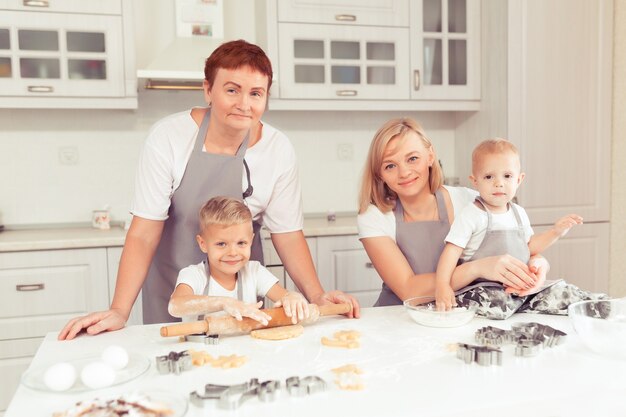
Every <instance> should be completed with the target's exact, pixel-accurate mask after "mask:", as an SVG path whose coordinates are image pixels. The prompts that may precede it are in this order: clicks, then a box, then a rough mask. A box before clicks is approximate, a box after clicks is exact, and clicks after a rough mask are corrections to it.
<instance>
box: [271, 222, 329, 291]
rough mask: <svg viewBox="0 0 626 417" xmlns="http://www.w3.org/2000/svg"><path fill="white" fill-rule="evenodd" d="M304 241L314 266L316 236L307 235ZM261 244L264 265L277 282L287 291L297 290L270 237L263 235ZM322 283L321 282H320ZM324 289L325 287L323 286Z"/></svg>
mask: <svg viewBox="0 0 626 417" xmlns="http://www.w3.org/2000/svg"><path fill="white" fill-rule="evenodd" d="M305 240H306V243H307V245H308V247H309V251H310V252H311V258H312V259H313V266H316V265H315V264H316V257H317V238H315V237H307V238H305ZM262 244H263V256H264V258H265V259H264V260H265V267H266V268H267V269H268V270H269V271H270V272H271V273H272V274H274V275H275V276H276V278H278V282H279V283H280V285H282V286H283V287H285V288H286V289H287V290H289V291H299V290H298V288H297V287H296V285H295V284H294V282H293V281H292V279H291V277H290V276H289V274H288V273H287V271H286V270H285V267H284V266H283V262H282V261H281V259H280V257H279V256H278V252H276V249H275V248H274V244H273V243H272V239H271V238H270V237H269V233H268V236H265V237H264V238H263V239H262ZM322 285H323V284H322ZM324 289H326V288H324Z"/></svg>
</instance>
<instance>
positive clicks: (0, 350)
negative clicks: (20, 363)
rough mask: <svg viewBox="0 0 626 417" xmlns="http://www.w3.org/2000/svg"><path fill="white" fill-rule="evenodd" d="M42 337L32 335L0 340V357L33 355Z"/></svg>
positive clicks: (12, 357)
mask: <svg viewBox="0 0 626 417" xmlns="http://www.w3.org/2000/svg"><path fill="white" fill-rule="evenodd" d="M43 339H44V338H43V337H34V338H31V339H17V340H3V341H0V359H17V358H23V357H30V356H35V353H36V352H37V349H39V345H41V342H43Z"/></svg>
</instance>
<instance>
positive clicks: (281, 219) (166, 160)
mask: <svg viewBox="0 0 626 417" xmlns="http://www.w3.org/2000/svg"><path fill="white" fill-rule="evenodd" d="M198 130H199V127H198V125H197V124H196V123H195V121H194V120H193V118H192V117H191V111H190V110H187V111H184V112H180V113H176V114H173V115H170V116H167V117H165V118H164V119H161V120H159V121H158V122H156V123H155V124H154V126H153V127H152V129H151V130H150V133H149V134H148V138H147V139H146V143H145V146H144V149H143V151H142V153H141V157H140V159H139V165H138V168H137V176H136V179H135V196H134V199H133V203H132V206H131V210H130V212H131V214H132V215H134V216H139V217H142V218H144V219H149V220H165V219H167V217H168V210H169V207H170V203H171V198H172V195H173V194H174V191H176V189H177V188H178V186H179V185H180V182H181V180H182V178H183V175H184V173H185V169H186V167H187V162H188V161H189V158H190V157H191V152H192V151H193V147H194V144H195V141H196V136H197V135H198ZM245 159H246V162H247V164H248V167H249V168H250V182H251V183H252V186H253V187H254V192H253V193H252V195H251V196H250V197H248V198H246V205H247V206H248V208H249V209H250V211H251V212H252V216H253V218H254V220H257V221H260V222H261V223H262V224H263V225H265V226H266V227H267V228H268V229H269V231H270V232H272V233H286V232H293V231H298V230H302V224H303V217H302V193H301V189H300V181H299V179H298V170H297V166H296V154H295V151H294V149H293V146H292V145H291V143H290V142H289V139H287V137H286V136H285V135H284V134H282V133H281V132H279V131H278V130H276V129H275V128H273V127H272V126H270V125H269V124H267V123H263V131H262V135H261V139H260V140H259V141H258V142H257V143H256V144H254V146H252V147H250V148H248V149H247V151H246V155H245ZM241 169H242V173H243V175H242V184H241V189H242V192H243V191H245V190H246V189H247V188H248V182H247V179H246V175H245V169H244V168H243V166H242V168H241Z"/></svg>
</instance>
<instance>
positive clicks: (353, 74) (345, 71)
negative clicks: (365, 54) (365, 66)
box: [330, 65, 361, 84]
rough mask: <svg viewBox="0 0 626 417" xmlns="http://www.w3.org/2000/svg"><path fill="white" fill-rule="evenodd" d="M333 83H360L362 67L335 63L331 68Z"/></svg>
mask: <svg viewBox="0 0 626 417" xmlns="http://www.w3.org/2000/svg"><path fill="white" fill-rule="evenodd" d="M330 78H331V82H332V83H333V84H360V83H361V68H360V67H355V66H350V65H333V66H332V67H331V68H330Z"/></svg>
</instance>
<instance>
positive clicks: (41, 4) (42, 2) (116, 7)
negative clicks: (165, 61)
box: [0, 0, 122, 14]
mask: <svg viewBox="0 0 626 417" xmlns="http://www.w3.org/2000/svg"><path fill="white" fill-rule="evenodd" d="M0 9H8V10H22V11H31V12H55V13H93V14H122V1H121V0H106V1H102V0H4V1H0Z"/></svg>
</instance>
